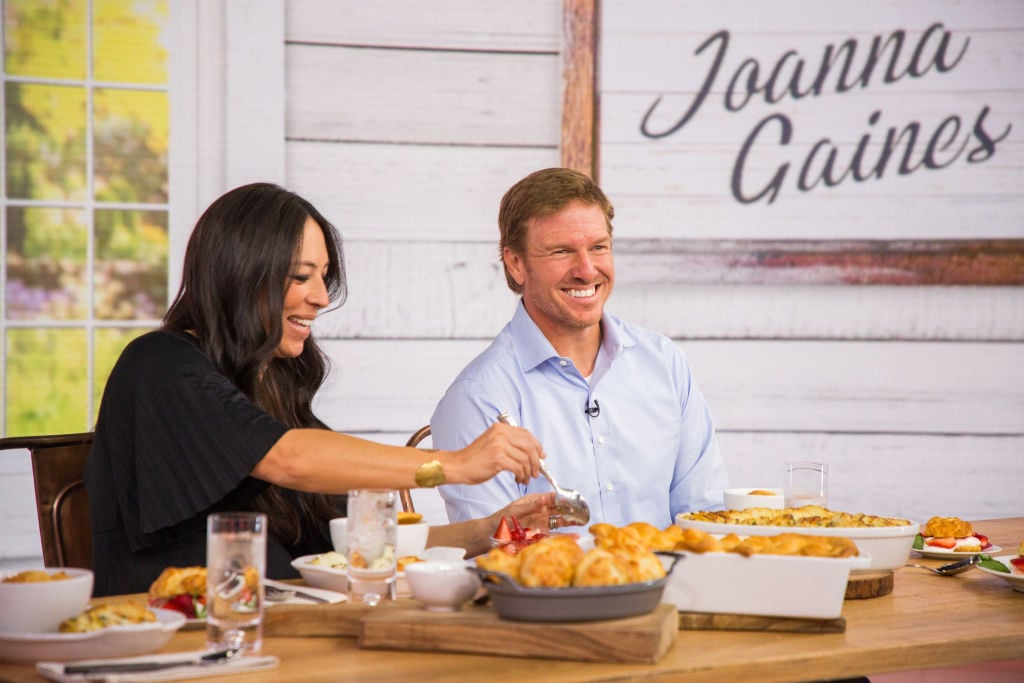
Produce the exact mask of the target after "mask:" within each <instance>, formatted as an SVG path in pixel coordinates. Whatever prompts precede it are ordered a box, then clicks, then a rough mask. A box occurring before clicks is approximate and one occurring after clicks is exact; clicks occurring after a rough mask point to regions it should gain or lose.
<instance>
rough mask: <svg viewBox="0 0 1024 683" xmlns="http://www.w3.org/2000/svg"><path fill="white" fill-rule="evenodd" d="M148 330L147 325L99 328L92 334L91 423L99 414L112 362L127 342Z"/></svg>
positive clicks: (115, 360) (114, 361) (112, 365)
mask: <svg viewBox="0 0 1024 683" xmlns="http://www.w3.org/2000/svg"><path fill="white" fill-rule="evenodd" d="M149 330H150V328H148V327H130V328H122V327H118V328H100V329H97V330H96V331H95V333H94V334H93V361H92V367H93V384H92V396H93V403H92V405H93V409H94V413H93V416H92V420H93V423H95V422H96V418H97V416H98V415H99V410H100V399H101V398H102V397H103V388H104V387H106V386H107V378H108V377H110V371H111V370H113V369H114V363H116V362H117V359H118V357H119V356H120V355H121V352H122V351H124V347H125V346H127V345H128V342H130V341H131V340H132V339H135V338H136V337H138V336H139V335H141V334H143V333H145V332H148V331H149Z"/></svg>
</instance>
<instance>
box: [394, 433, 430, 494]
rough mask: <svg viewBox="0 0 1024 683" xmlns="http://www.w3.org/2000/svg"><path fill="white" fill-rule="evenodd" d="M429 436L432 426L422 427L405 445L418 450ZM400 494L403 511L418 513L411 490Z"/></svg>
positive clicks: (405, 490) (401, 491)
mask: <svg viewBox="0 0 1024 683" xmlns="http://www.w3.org/2000/svg"><path fill="white" fill-rule="evenodd" d="M428 436H430V425H426V426H425V427H420V428H419V429H417V430H416V431H415V432H413V435H412V436H410V437H409V440H408V441H406V442H405V445H406V446H409V447H410V448H416V447H417V446H419V445H420V443H421V442H422V441H423V440H424V439H426V438H427V437H428ZM399 494H400V495H401V497H402V509H403V510H405V511H406V512H416V507H415V506H414V505H413V503H412V491H411V490H409V489H401V490H400V491H399Z"/></svg>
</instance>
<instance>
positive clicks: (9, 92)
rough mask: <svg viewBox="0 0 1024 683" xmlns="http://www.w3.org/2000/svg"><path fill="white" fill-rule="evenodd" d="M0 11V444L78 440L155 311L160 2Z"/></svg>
mask: <svg viewBox="0 0 1024 683" xmlns="http://www.w3.org/2000/svg"><path fill="white" fill-rule="evenodd" d="M3 10H4V17H3V31H4V55H3V76H4V82H3V93H4V106H3V135H4V140H3V148H4V163H5V177H6V182H5V184H4V187H3V190H4V196H3V200H4V207H3V220H4V226H5V231H6V241H5V243H4V244H3V250H4V262H5V266H6V268H5V279H4V282H3V283H2V288H3V290H2V291H3V296H4V303H3V316H2V320H0V325H2V327H3V330H4V334H3V340H4V347H3V380H4V382H3V406H4V407H3V411H2V413H3V418H4V431H5V433H6V434H7V435H27V434H44V433H58V432H78V431H84V430H86V429H91V427H92V424H93V421H94V420H95V413H96V410H97V408H98V404H99V396H100V394H101V393H102V389H103V386H104V384H105V382H106V378H107V376H108V374H109V372H110V369H111V368H112V367H113V364H114V362H115V361H116V359H117V356H118V355H119V354H120V352H121V350H122V349H123V348H124V345H125V344H127V343H128V341H130V340H131V339H132V338H134V337H135V336H138V335H139V334H141V333H142V332H144V331H145V330H147V329H150V328H151V327H152V326H154V325H155V324H156V323H157V321H158V320H159V319H160V318H161V317H162V316H163V314H164V312H165V311H166V307H167V298H168V291H167V290H168V279H167V276H168V255H169V248H168V214H167V204H168V201H169V197H168V176H169V173H168V143H169V139H170V135H169V125H170V116H169V111H170V107H169V97H168V92H167V89H166V85H167V63H168V62H167V60H168V45H167V43H166V41H167V36H168V30H167V29H168V2H167V0H95V1H93V2H90V0H6V1H5V2H4V3H3ZM90 18H91V21H92V25H91V26H90V25H89V24H88V22H89V21H90ZM90 44H91V46H92V48H91V50H92V51H91V53H90V51H89V46H90ZM55 81H59V82H55ZM90 114H91V119H90ZM90 154H91V157H90ZM57 202H59V205H58V204H56V203H57ZM90 259H91V260H90ZM132 321H137V322H138V323H139V324H137V325H130V326H125V323H131V322H132ZM112 323H116V324H117V326H111V324H112ZM90 334H92V337H91V339H90V338H89V336H88V335H90ZM90 342H91V344H90ZM90 350H91V354H90ZM90 368H91V377H92V382H91V383H90V381H89V378H90ZM90 406H91V409H90Z"/></svg>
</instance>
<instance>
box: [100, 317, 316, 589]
mask: <svg viewBox="0 0 1024 683" xmlns="http://www.w3.org/2000/svg"><path fill="white" fill-rule="evenodd" d="M286 431H288V427H287V426H286V425H285V424H283V423H281V422H280V421H278V420H277V419H275V418H273V417H272V416H270V415H269V414H267V413H266V412H265V411H264V410H262V409H261V408H259V407H257V406H256V405H255V404H254V403H253V402H252V401H251V400H249V398H248V397H246V396H245V394H243V393H242V392H241V390H239V388H238V387H237V386H235V385H234V384H232V383H231V381H230V380H228V378H226V377H225V376H224V375H222V374H220V373H219V372H217V370H216V368H215V367H214V365H213V362H212V361H211V360H210V358H209V357H208V356H207V355H206V354H205V353H204V352H203V351H202V350H201V349H200V348H199V346H198V345H197V344H196V342H195V340H194V339H193V338H192V337H191V336H189V335H187V334H178V333H173V332H167V331H154V332H149V333H147V334H145V335H143V336H141V337H139V338H138V339H135V340H133V341H132V342H131V343H130V344H129V345H128V346H127V347H126V348H125V350H124V352H123V353H122V354H121V357H120V358H119V359H118V361H117V364H116V365H115V367H114V369H113V371H112V372H111V374H110V379H109V380H108V382H107V386H106V389H105V391H104V394H103V401H102V403H101V406H100V412H99V419H98V421H97V424H96V434H95V439H94V442H93V447H92V451H91V452H90V454H89V459H88V462H87V464H86V471H85V484H86V488H87V490H88V493H89V507H90V519H91V522H92V533H93V550H92V553H93V572H94V573H95V576H96V584H95V588H94V590H93V594H94V595H95V596H102V595H111V594H117V593H139V592H145V591H146V590H148V588H149V585H150V584H151V583H152V582H153V581H154V580H155V579H156V577H157V576H158V575H159V574H160V572H161V571H163V569H164V568H165V567H168V566H177V567H184V566H191V565H205V564H206V518H207V515H209V514H210V513H211V512H218V511H228V510H231V511H250V510H253V509H254V507H253V504H254V500H255V498H256V497H257V496H259V494H260V493H262V492H263V491H264V490H265V489H266V488H267V486H268V484H267V483H266V482H263V481H260V480H258V479H254V478H253V477H250V476H249V472H251V471H252V469H253V468H254V467H255V466H256V464H257V463H258V462H259V461H260V459H262V458H263V456H264V455H266V453H267V452H268V451H269V450H270V448H271V447H272V446H273V445H274V444H275V443H276V442H277V441H278V439H280V438H281V437H282V436H283V435H284V433H285V432H286ZM304 533H305V534H306V539H305V540H304V542H303V544H302V546H303V547H302V548H297V549H295V548H292V549H290V548H287V547H285V546H284V545H282V544H281V543H279V542H277V541H275V540H274V538H273V529H271V530H270V538H268V543H267V576H269V577H271V578H290V577H296V576H298V574H297V573H296V572H295V570H294V569H293V568H292V567H291V565H290V563H291V560H292V557H293V556H294V555H296V554H301V553H303V552H304V551H309V552H323V551H324V550H329V549H330V534H329V531H328V526H327V520H323V523H322V525H321V528H318V529H309V530H304ZM318 545H319V546H320V547H319V548H316V547H315V546H318Z"/></svg>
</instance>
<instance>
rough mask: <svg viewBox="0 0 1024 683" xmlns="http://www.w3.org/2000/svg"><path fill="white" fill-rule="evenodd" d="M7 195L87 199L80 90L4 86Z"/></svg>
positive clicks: (63, 87) (83, 118)
mask: <svg viewBox="0 0 1024 683" xmlns="http://www.w3.org/2000/svg"><path fill="white" fill-rule="evenodd" d="M4 128H5V132H6V133H7V196H8V197H11V198H15V199H83V198H84V197H85V196H86V189H85V188H86V182H85V177H86V166H85V153H86V152H85V137H86V136H85V88H72V87H65V86H59V85H27V84H19V83H10V82H8V83H6V84H5V87H4Z"/></svg>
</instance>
